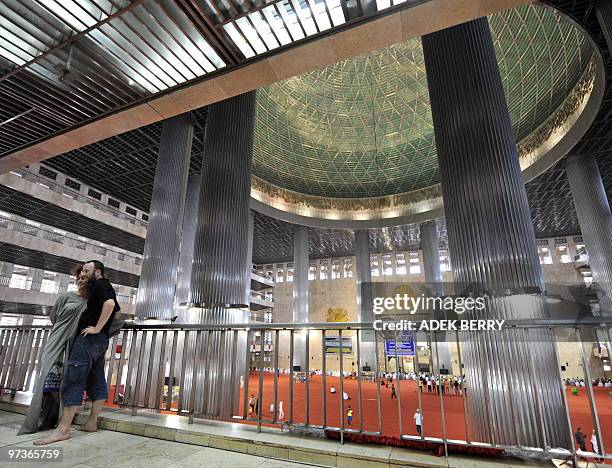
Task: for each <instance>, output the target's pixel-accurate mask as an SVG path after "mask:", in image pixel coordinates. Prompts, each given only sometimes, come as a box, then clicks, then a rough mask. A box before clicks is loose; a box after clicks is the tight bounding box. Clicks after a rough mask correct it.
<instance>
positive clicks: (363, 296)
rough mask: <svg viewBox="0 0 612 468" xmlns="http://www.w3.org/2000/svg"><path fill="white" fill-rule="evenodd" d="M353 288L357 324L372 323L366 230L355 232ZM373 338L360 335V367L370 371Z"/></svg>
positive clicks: (369, 267)
mask: <svg viewBox="0 0 612 468" xmlns="http://www.w3.org/2000/svg"><path fill="white" fill-rule="evenodd" d="M353 245H354V251H355V283H356V284H355V287H356V291H357V313H358V314H359V317H358V318H357V320H358V321H359V322H373V321H374V319H375V317H374V313H373V312H372V267H371V264H370V233H369V232H368V231H367V230H358V231H355V243H354V244H353ZM375 346H376V345H375V341H374V336H373V335H372V334H370V333H366V332H362V333H361V349H360V351H361V365H362V367H365V366H368V367H370V368H372V369H374V367H375V366H376V347H375Z"/></svg>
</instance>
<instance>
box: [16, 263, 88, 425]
mask: <svg viewBox="0 0 612 468" xmlns="http://www.w3.org/2000/svg"><path fill="white" fill-rule="evenodd" d="M81 268H82V265H78V266H77V267H76V268H75V269H74V270H73V274H75V273H76V276H77V280H76V285H77V290H76V291H71V292H67V293H64V294H62V295H61V296H60V297H59V298H58V299H57V301H55V305H54V306H53V310H52V311H51V314H50V315H49V319H50V320H51V323H52V324H53V328H52V329H51V333H50V334H49V337H48V338H47V343H46V345H45V349H44V350H43V352H42V355H41V357H40V360H41V368H40V372H39V374H38V375H37V376H36V381H35V383H34V394H33V395H32V401H31V402H30V408H29V409H28V413H27V415H26V419H25V421H24V423H23V425H22V426H21V429H19V432H18V433H17V434H18V435H21V434H32V433H33V432H36V431H38V430H46V429H52V428H53V427H55V424H56V423H57V417H58V416H59V410H56V408H45V409H46V411H48V410H49V409H51V411H50V413H52V414H53V415H54V416H52V417H51V418H46V420H45V421H44V422H43V425H42V426H41V427H39V420H40V417H41V410H42V408H43V400H44V398H45V397H44V390H45V381H47V377H48V376H49V373H50V371H51V370H52V368H53V367H54V364H55V362H56V361H59V362H60V363H63V362H64V356H63V353H64V351H65V350H66V344H67V343H70V342H72V340H73V339H74V337H75V336H76V334H77V325H78V324H79V319H80V318H81V314H82V313H83V311H84V310H85V309H86V308H87V295H88V291H89V286H90V284H89V281H88V280H87V276H86V275H85V274H83V273H81ZM60 373H61V372H60ZM49 400H51V401H47V400H46V401H45V405H44V406H47V405H51V406H55V405H58V406H59V402H60V399H59V398H57V399H49ZM49 419H51V420H49ZM53 420H55V421H53Z"/></svg>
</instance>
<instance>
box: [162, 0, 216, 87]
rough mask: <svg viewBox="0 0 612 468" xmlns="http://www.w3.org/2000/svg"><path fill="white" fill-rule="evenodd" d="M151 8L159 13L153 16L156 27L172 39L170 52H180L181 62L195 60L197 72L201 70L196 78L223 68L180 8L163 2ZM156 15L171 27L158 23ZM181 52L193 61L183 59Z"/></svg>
mask: <svg viewBox="0 0 612 468" xmlns="http://www.w3.org/2000/svg"><path fill="white" fill-rule="evenodd" d="M151 6H152V7H153V8H154V9H156V10H159V13H157V14H156V15H154V19H155V21H156V23H157V25H158V27H160V28H161V29H163V30H164V31H165V32H166V34H167V35H169V36H170V37H171V38H172V43H171V49H172V51H174V52H176V51H178V50H180V51H181V59H182V60H183V62H185V63H192V62H194V60H195V64H196V65H197V70H198V71H199V70H202V71H201V72H198V73H197V76H201V75H203V74H205V73H210V72H213V71H215V70H217V69H219V68H223V67H225V62H224V61H223V60H222V59H221V57H219V55H218V54H217V52H215V50H214V49H213V48H212V47H211V45H210V44H209V43H208V41H207V40H206V38H205V37H203V36H202V34H200V32H199V31H198V30H197V29H196V28H195V26H194V25H193V23H192V22H191V20H190V19H189V18H188V17H187V15H186V14H185V13H184V12H183V11H182V10H181V9H180V8H177V7H176V5H174V3H172V2H164V3H163V4H162V3H159V4H154V5H151ZM157 15H163V16H165V17H167V18H168V20H169V21H170V22H171V23H172V25H173V26H172V27H169V26H165V25H164V23H161V22H160V21H159V19H158V18H157ZM161 17H162V16H160V18H161ZM183 50H186V51H187V52H186V54H185V55H188V56H191V57H192V58H193V59H194V60H192V61H189V59H188V58H187V57H184V58H183V52H182V51H183ZM177 55H178V54H177Z"/></svg>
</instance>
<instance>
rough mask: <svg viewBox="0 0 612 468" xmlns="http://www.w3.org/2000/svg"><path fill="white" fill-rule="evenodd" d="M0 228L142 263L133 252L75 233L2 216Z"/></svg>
mask: <svg viewBox="0 0 612 468" xmlns="http://www.w3.org/2000/svg"><path fill="white" fill-rule="evenodd" d="M0 228H4V229H8V230H11V231H16V232H20V233H22V234H28V235H33V234H36V236H35V237H37V238H39V239H44V240H48V241H51V242H56V243H58V244H62V245H66V246H68V247H73V248H75V249H79V250H85V251H89V252H93V253H95V254H98V255H103V256H106V255H108V252H110V253H114V254H115V255H114V257H115V259H116V260H118V261H125V260H121V259H120V257H121V256H123V257H124V258H125V257H127V258H130V259H131V263H133V264H135V265H140V263H141V262H142V256H141V255H138V254H135V253H133V252H128V251H121V250H117V249H116V248H114V247H112V246H101V245H96V244H94V243H92V242H88V241H85V240H81V239H79V238H78V236H76V235H74V234H73V233H69V232H64V231H62V232H61V233H58V232H54V231H50V230H49V229H45V228H43V227H41V226H35V225H33V224H28V223H24V222H21V221H17V220H15V219H11V218H8V217H6V216H2V215H0ZM86 246H89V247H91V248H90V249H87V248H85V247H86Z"/></svg>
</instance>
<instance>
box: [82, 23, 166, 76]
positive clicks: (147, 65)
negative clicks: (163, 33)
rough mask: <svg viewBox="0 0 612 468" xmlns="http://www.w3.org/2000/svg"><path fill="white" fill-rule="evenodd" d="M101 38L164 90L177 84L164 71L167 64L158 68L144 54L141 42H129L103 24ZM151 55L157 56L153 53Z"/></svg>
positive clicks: (113, 29)
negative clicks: (157, 81)
mask: <svg viewBox="0 0 612 468" xmlns="http://www.w3.org/2000/svg"><path fill="white" fill-rule="evenodd" d="M92 33H93V31H92ZM96 35H97V33H96ZM102 36H105V37H106V38H107V40H108V41H112V47H113V48H116V50H117V52H119V53H125V55H126V56H127V57H129V58H130V59H132V60H133V61H134V63H136V64H138V66H140V67H142V68H143V69H145V70H147V71H150V72H151V74H152V75H154V76H155V78H156V79H157V80H159V82H160V83H163V84H164V86H165V87H166V88H169V87H172V86H175V85H176V84H177V81H176V80H175V79H174V77H172V76H171V75H170V71H171V70H166V69H167V68H170V67H168V66H167V64H166V66H163V65H162V66H160V65H158V64H157V63H156V62H155V60H153V59H152V58H150V57H149V56H148V55H147V54H146V53H145V51H144V47H143V45H144V44H143V42H142V40H140V39H137V42H134V41H131V40H130V38H129V37H127V38H126V36H124V35H123V33H122V32H121V31H119V30H117V29H115V28H113V26H112V25H111V24H105V25H104V26H102V28H100V37H102ZM108 44H109V46H110V45H111V43H110V42H109V43H108ZM128 51H129V52H128ZM153 53H155V54H157V52H155V51H154V52H153ZM162 67H163V68H162ZM175 73H176V70H175Z"/></svg>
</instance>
